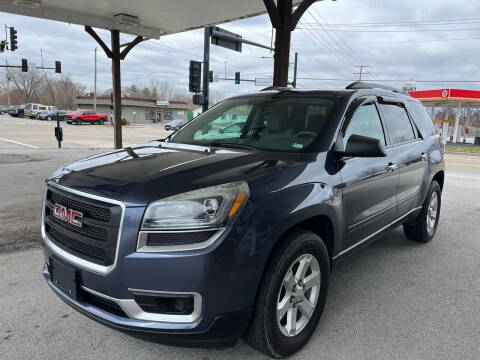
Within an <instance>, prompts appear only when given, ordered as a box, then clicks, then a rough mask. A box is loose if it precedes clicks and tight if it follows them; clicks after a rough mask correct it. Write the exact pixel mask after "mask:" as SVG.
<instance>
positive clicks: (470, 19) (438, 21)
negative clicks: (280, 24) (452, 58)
mask: <svg viewBox="0 0 480 360" xmlns="http://www.w3.org/2000/svg"><path fill="white" fill-rule="evenodd" d="M476 20H480V18H478V17H477V18H466V19H443V20H442V19H437V20H434V19H430V20H410V21H391V22H357V23H329V25H330V26H363V25H368V26H374V25H378V26H384V25H395V24H403V25H418V24H421V23H445V22H462V23H463V22H471V21H476Z"/></svg>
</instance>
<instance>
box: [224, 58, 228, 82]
mask: <svg viewBox="0 0 480 360" xmlns="http://www.w3.org/2000/svg"><path fill="white" fill-rule="evenodd" d="M224 64H225V79H226V78H227V62H226V61H224Z"/></svg>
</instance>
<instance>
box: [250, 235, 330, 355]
mask: <svg viewBox="0 0 480 360" xmlns="http://www.w3.org/2000/svg"><path fill="white" fill-rule="evenodd" d="M329 276H330V261H329V257H328V251H327V249H326V247H325V244H324V243H323V241H322V239H321V238H320V237H318V236H317V235H316V234H314V233H312V232H310V231H307V230H304V229H295V230H293V231H291V232H290V233H289V234H287V236H286V237H285V238H284V239H283V241H282V244H280V245H279V247H278V248H277V249H276V250H275V252H274V253H273V255H272V257H271V259H270V261H269V263H268V265H267V268H266V270H265V273H264V275H263V279H262V282H261V284H260V288H259V291H258V295H257V299H256V301H255V308H254V312H253V317H252V320H251V323H250V325H249V327H248V329H247V331H246V333H245V334H244V340H245V342H246V343H247V344H249V345H250V346H252V347H254V348H255V349H257V350H259V351H261V352H263V353H264V354H267V355H270V356H273V357H276V358H282V357H285V356H289V355H291V354H293V353H295V352H297V351H298V350H300V349H301V348H302V347H303V346H304V345H305V344H306V343H307V341H308V340H309V339H310V337H311V336H312V334H313V332H314V330H315V327H316V326H317V323H318V321H319V319H320V316H321V314H322V312H323V308H324V306H325V301H326V298H327V292H328V282H329Z"/></svg>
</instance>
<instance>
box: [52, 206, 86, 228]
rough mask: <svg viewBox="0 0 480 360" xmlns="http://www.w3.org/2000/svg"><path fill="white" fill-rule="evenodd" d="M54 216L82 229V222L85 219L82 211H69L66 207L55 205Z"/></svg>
mask: <svg viewBox="0 0 480 360" xmlns="http://www.w3.org/2000/svg"><path fill="white" fill-rule="evenodd" d="M53 216H55V217H56V218H57V219H59V220H62V221H65V222H67V223H69V224H72V225H75V226H78V227H82V223H81V222H80V220H81V219H82V218H83V213H81V212H80V211H77V210H72V209H67V207H66V206H63V205H60V204H55V205H53Z"/></svg>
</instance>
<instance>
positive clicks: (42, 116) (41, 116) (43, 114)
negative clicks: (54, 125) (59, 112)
mask: <svg viewBox="0 0 480 360" xmlns="http://www.w3.org/2000/svg"><path fill="white" fill-rule="evenodd" d="M47 113H48V111H42V112H39V113H37V116H35V119H37V120H45V118H46V116H47Z"/></svg>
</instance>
